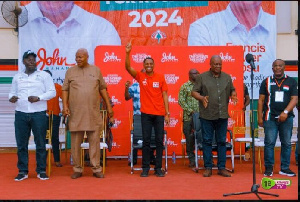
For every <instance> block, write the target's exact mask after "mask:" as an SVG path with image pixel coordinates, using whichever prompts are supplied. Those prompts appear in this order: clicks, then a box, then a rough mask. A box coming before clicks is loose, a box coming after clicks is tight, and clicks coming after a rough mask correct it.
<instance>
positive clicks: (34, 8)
mask: <svg viewBox="0 0 300 202" xmlns="http://www.w3.org/2000/svg"><path fill="white" fill-rule="evenodd" d="M28 10H29V11H30V12H28V19H31V21H37V20H41V19H46V20H47V21H48V22H51V21H50V20H49V19H48V18H46V17H44V16H43V14H42V12H41V10H40V9H39V7H38V5H37V2H36V1H32V2H31V3H30V4H29V5H28ZM84 11H85V10H84V9H82V8H80V7H79V6H77V5H76V4H74V5H73V8H72V11H71V13H70V15H69V16H68V17H67V19H65V20H64V21H63V23H62V24H61V25H60V27H62V26H64V25H65V24H66V23H68V22H71V21H76V22H78V23H79V24H83V23H84V20H86V18H84V17H82V15H83V13H84ZM51 23H52V22H51Z"/></svg>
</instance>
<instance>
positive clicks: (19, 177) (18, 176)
mask: <svg viewBox="0 0 300 202" xmlns="http://www.w3.org/2000/svg"><path fill="white" fill-rule="evenodd" d="M27 178H28V175H27V174H23V173H19V174H18V175H17V177H15V181H22V180H25V179H27Z"/></svg>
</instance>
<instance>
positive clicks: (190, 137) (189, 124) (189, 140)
mask: <svg viewBox="0 0 300 202" xmlns="http://www.w3.org/2000/svg"><path fill="white" fill-rule="evenodd" d="M192 129H193V120H190V121H183V133H184V136H185V139H186V153H187V155H188V157H189V161H190V163H192V162H193V163H194V162H195V153H194V150H195V136H194V133H193V132H192Z"/></svg>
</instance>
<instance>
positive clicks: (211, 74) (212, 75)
mask: <svg viewBox="0 0 300 202" xmlns="http://www.w3.org/2000/svg"><path fill="white" fill-rule="evenodd" d="M209 75H210V76H211V77H213V78H220V77H221V76H222V71H221V72H220V75H219V77H216V76H215V75H214V74H213V73H212V72H211V70H210V69H209Z"/></svg>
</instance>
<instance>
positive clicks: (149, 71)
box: [125, 42, 170, 177]
mask: <svg viewBox="0 0 300 202" xmlns="http://www.w3.org/2000/svg"><path fill="white" fill-rule="evenodd" d="M131 49H132V45H131V42H129V43H128V44H127V46H126V60H125V67H126V70H127V71H128V73H129V74H130V75H131V76H132V77H133V78H135V79H136V80H137V81H138V83H139V85H140V100H141V121H142V133H143V150H142V168H143V172H142V173H141V177H148V172H149V170H150V139H151V133H152V127H154V129H155V143H156V164H155V168H154V169H155V175H156V176H158V177H164V176H165V175H164V173H163V172H162V170H161V168H162V154H163V134H164V121H166V124H169V123H170V112H169V103H168V94H167V91H168V87H167V84H166V81H165V77H164V75H161V74H157V73H155V72H154V71H153V69H154V60H153V59H152V58H149V57H148V58H145V59H144V62H143V65H144V69H145V72H140V71H136V70H135V69H134V68H132V67H131V66H130V58H129V55H130V52H131Z"/></svg>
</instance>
